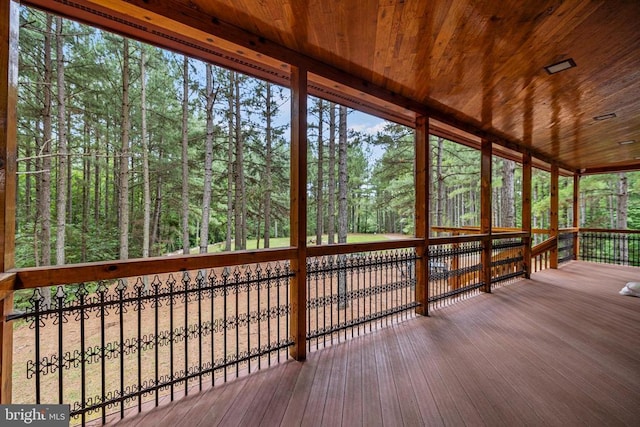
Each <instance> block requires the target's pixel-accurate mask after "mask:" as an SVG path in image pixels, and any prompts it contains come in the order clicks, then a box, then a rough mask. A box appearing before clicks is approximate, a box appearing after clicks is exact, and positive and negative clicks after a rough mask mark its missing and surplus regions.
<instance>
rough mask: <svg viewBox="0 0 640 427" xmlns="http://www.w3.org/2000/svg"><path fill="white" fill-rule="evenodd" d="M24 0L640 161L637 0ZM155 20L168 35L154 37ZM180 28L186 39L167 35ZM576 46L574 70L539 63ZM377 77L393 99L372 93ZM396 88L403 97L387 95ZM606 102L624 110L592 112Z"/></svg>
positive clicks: (395, 112)
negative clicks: (552, 69)
mask: <svg viewBox="0 0 640 427" xmlns="http://www.w3.org/2000/svg"><path fill="white" fill-rule="evenodd" d="M26 3H31V4H34V5H38V6H39V7H43V8H48V9H52V10H54V11H58V12H60V13H62V14H65V15H68V16H70V17H75V18H78V19H81V20H84V21H89V22H91V23H94V24H98V25H100V26H102V27H106V28H110V29H112V30H116V31H120V32H127V33H129V34H131V35H134V36H136V37H138V38H142V39H146V40H148V41H151V42H154V43H156V44H161V45H164V46H167V47H173V48H176V49H179V50H182V51H187V53H190V54H193V55H195V56H199V57H201V58H203V59H209V60H213V59H216V60H217V61H218V62H221V63H222V64H223V65H227V66H233V67H236V68H240V69H244V70H245V71H251V69H253V70H254V73H255V74H258V75H262V76H263V77H266V78H270V79H272V80H274V81H280V82H284V81H286V80H287V79H288V74H289V67H288V65H287V64H286V62H289V61H291V63H294V64H295V63H299V62H300V61H301V60H304V61H306V64H307V65H309V66H310V71H312V72H315V71H316V68H318V67H315V66H316V65H318V64H326V65H327V66H329V67H326V69H324V68H323V67H320V72H319V73H318V75H317V76H315V77H314V76H313V75H312V76H311V77H310V83H311V84H312V85H315V89H312V90H310V93H315V94H318V95H324V96H326V97H328V98H331V97H333V98H334V99H336V100H339V98H340V97H341V96H342V97H344V96H345V94H346V96H347V97H350V98H351V100H352V102H351V104H352V105H353V106H357V105H358V104H359V102H360V103H361V104H362V105H363V109H365V110H367V109H368V110H369V111H372V112H375V111H376V108H378V109H379V110H380V111H384V112H385V114H384V115H385V116H386V117H389V118H395V119H396V120H397V121H399V122H410V121H411V120H413V118H414V117H415V114H416V113H415V112H416V110H419V108H415V106H416V105H422V106H424V107H425V110H424V112H433V111H437V113H438V114H436V115H435V116H436V117H438V118H441V119H444V120H443V121H449V123H450V124H456V123H461V124H464V125H465V126H463V127H467V129H468V128H469V127H470V128H477V129H478V130H479V131H480V132H476V134H477V135H490V136H494V137H497V138H498V139H501V140H504V141H507V143H508V144H507V145H510V144H516V145H522V146H525V147H529V148H531V149H532V151H533V152H534V154H538V155H539V156H540V157H542V158H545V159H554V160H557V161H558V162H559V163H560V164H561V165H562V166H563V167H566V168H569V169H571V170H574V171H581V170H585V171H587V172H589V171H600V170H616V169H618V168H621V169H627V168H628V169H634V168H635V169H638V168H640V1H638V0H600V1H585V0H565V1H562V0H537V1H517V0H504V1H503V0H501V1H497V0H493V1H491V0H456V1H450V0H432V1H425V0H358V1H345V0H308V1H298V0H163V1H160V0H128V1H126V2H125V1H115V0H75V1H71V0H54V1H51V0H28V1H27V2H26ZM96 11H98V12H99V13H98V14H96ZM105 17H107V19H105ZM114 17H115V18H114ZM123 17H124V18H125V19H123ZM127 20H128V21H130V22H137V23H138V24H136V25H138V27H139V28H136V27H135V25H134V26H132V25H131V23H130V22H129V24H128V26H127V25H123V24H122V23H123V22H125V21H127ZM142 27H144V28H143V29H141V28H142ZM153 28H155V29H156V33H163V34H164V40H159V39H158V37H157V34H156V37H155V39H154V37H153V34H154V31H153ZM167 34H173V36H167ZM176 35H177V36H178V37H179V38H184V37H186V38H187V39H188V40H190V42H189V43H188V44H185V43H184V41H183V42H182V44H181V45H180V44H179V43H178V42H176V41H175V39H174V40H173V41H172V40H171V37H174V38H175V37H176ZM225 39H226V40H225ZM203 46H204V47H205V50H204V51H203V50H202V47H203ZM207 49H208V50H209V53H207ZM198 50H199V52H198ZM211 52H214V53H215V54H212V53H211ZM220 52H223V53H224V54H223V55H221V54H220ZM216 55H217V56H216ZM569 58H571V59H573V60H574V61H575V63H576V65H577V66H576V67H575V68H571V69H569V70H566V71H563V72H560V73H558V74H553V75H550V74H548V73H547V72H546V71H545V69H544V67H545V66H547V65H551V64H554V63H557V62H559V61H562V60H565V59H569ZM247 64H251V65H250V66H249V65H247ZM256 64H257V65H259V67H256ZM256 69H258V71H255V70H256ZM334 71H338V72H339V71H343V72H345V73H347V74H349V75H350V76H351V78H352V81H351V82H348V81H347V82H342V83H347V84H350V83H353V84H352V86H353V88H352V89H346V88H345V86H344V85H332V84H331V83H330V82H328V80H327V78H331V74H332V73H333V72H334ZM334 74H335V73H334ZM370 87H376V88H379V89H380V91H379V92H380V93H382V94H384V96H382V97H381V98H383V99H384V100H383V101H380V100H374V99H369V101H370V102H367V101H368V100H367V98H368V97H370V96H369V95H367V94H365V93H364V92H368V93H372V91H368V90H366V89H367V88H370ZM338 91H343V92H345V94H338V93H337V92H338ZM373 93H374V94H375V91H373ZM396 94H397V95H400V96H401V98H402V100H403V101H402V102H401V103H400V104H401V105H400V107H392V106H391V105H390V104H389V103H388V101H389V100H390V99H392V98H393V97H394V96H396ZM359 100H360V101H359ZM372 106H373V107H372ZM376 106H377V107H376ZM409 110H411V111H409ZM418 112H419V111H418ZM609 113H615V117H614V118H612V119H608V120H595V119H594V117H597V116H601V115H604V114H609ZM449 119H451V120H449ZM623 141H635V142H634V143H629V144H620V142H623Z"/></svg>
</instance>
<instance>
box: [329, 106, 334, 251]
mask: <svg viewBox="0 0 640 427" xmlns="http://www.w3.org/2000/svg"><path fill="white" fill-rule="evenodd" d="M327 174H328V175H329V188H328V193H329V194H328V197H329V201H328V203H327V216H328V218H327V234H328V242H329V244H330V245H332V244H333V243H335V240H334V239H335V234H336V219H335V213H336V104H334V103H333V102H331V103H329V171H328V172H327Z"/></svg>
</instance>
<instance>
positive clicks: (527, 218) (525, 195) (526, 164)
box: [522, 151, 532, 279]
mask: <svg viewBox="0 0 640 427" xmlns="http://www.w3.org/2000/svg"><path fill="white" fill-rule="evenodd" d="M531 171H532V161H531V153H530V152H529V151H525V152H524V153H523V154H522V231H524V232H525V233H527V236H526V237H525V242H524V243H525V245H524V252H523V254H522V258H523V259H522V262H523V263H524V271H525V273H524V274H525V278H527V279H530V278H531Z"/></svg>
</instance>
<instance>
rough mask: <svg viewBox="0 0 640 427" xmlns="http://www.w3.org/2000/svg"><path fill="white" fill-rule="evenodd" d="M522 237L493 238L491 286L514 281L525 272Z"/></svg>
mask: <svg viewBox="0 0 640 427" xmlns="http://www.w3.org/2000/svg"><path fill="white" fill-rule="evenodd" d="M524 245H525V241H524V238H522V237H504V238H497V239H494V240H493V242H492V245H491V252H492V254H491V287H492V288H495V287H497V286H501V285H505V284H507V283H511V282H514V281H515V280H516V279H517V278H519V277H522V276H523V275H524V274H525V266H524Z"/></svg>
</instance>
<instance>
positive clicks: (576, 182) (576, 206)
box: [572, 173, 580, 260]
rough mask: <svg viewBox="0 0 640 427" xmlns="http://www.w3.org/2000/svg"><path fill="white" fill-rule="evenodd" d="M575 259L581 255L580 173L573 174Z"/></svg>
mask: <svg viewBox="0 0 640 427" xmlns="http://www.w3.org/2000/svg"><path fill="white" fill-rule="evenodd" d="M572 226H573V228H574V232H573V259H576V260H577V259H578V258H579V257H580V246H579V245H580V175H579V174H577V173H576V174H573V224H572Z"/></svg>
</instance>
